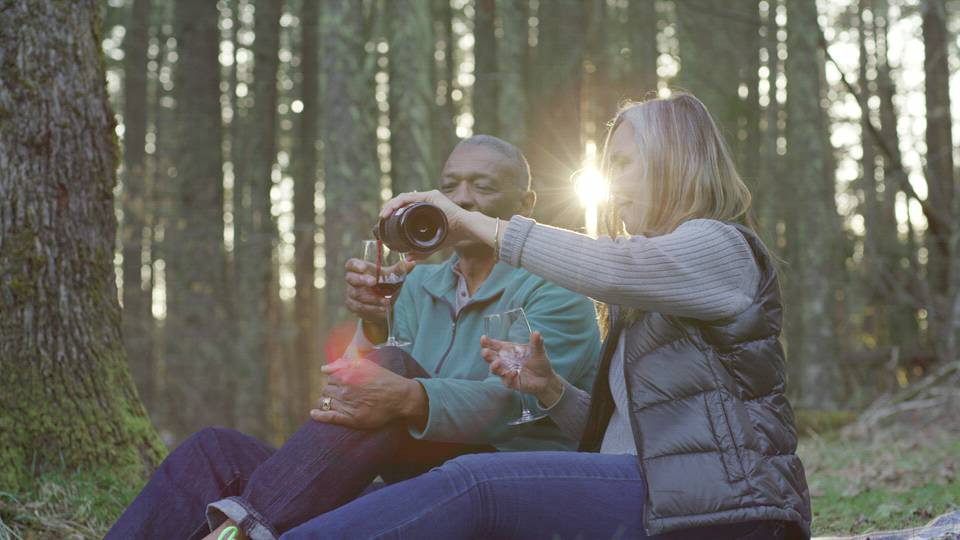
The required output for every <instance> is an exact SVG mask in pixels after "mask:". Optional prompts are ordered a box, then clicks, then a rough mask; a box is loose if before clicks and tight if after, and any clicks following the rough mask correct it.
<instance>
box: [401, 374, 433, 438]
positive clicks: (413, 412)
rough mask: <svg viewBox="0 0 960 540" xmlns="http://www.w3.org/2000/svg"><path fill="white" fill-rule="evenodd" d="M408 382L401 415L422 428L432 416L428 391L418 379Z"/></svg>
mask: <svg viewBox="0 0 960 540" xmlns="http://www.w3.org/2000/svg"><path fill="white" fill-rule="evenodd" d="M406 381H407V384H406V392H404V399H403V404H402V405H401V414H402V415H403V417H404V418H406V420H407V422H409V423H411V424H413V425H415V426H418V427H421V428H422V427H423V425H424V424H426V422H427V416H429V414H430V401H429V399H427V391H426V390H424V389H423V385H422V384H420V383H419V382H417V380H416V379H406Z"/></svg>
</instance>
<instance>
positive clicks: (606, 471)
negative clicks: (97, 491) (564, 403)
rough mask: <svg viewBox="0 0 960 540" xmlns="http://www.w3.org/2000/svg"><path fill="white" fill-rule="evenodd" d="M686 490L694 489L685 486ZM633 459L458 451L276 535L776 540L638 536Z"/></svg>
mask: <svg viewBox="0 0 960 540" xmlns="http://www.w3.org/2000/svg"><path fill="white" fill-rule="evenodd" d="M688 487H689V488H690V489H696V486H688ZM643 500H644V485H643V478H642V477H641V475H640V467H639V465H638V463H637V457H636V456H630V455H609V454H588V453H575V452H505V453H499V454H478V455H469V456H462V457H458V458H456V459H453V460H451V461H448V462H447V463H446V464H444V465H443V466H441V467H439V468H436V469H433V470H432V471H430V472H428V473H425V474H423V475H421V476H418V477H416V478H413V479H411V480H407V481H405V482H400V483H398V484H393V485H391V486H387V487H385V488H383V489H380V490H377V491H375V492H372V493H370V494H367V495H364V496H363V497H361V498H359V499H357V500H355V501H353V502H352V503H350V504H347V505H345V506H342V507H340V508H338V509H337V510H334V511H332V512H328V513H326V514H324V515H322V516H319V517H317V518H314V519H312V520H310V521H308V522H307V523H305V524H303V525H300V526H299V527H297V528H295V529H293V530H291V531H289V532H287V533H286V534H284V535H283V536H282V537H281V540H301V539H307V538H412V539H419V538H444V539H459V538H463V539H467V538H504V539H506V538H517V539H528V538H530V539H534V538H549V539H573V538H622V539H626V538H657V539H670V540H680V539H684V540H686V539H703V538H710V539H717V540H722V539H733V538H738V539H751V540H761V539H762V540H773V539H778V538H783V534H784V533H783V524H782V523H780V522H769V521H768V522H756V521H755V522H747V523H736V524H729V525H717V526H711V527H701V528H697V529H687V530H683V531H676V532H673V533H668V534H663V535H658V536H647V535H646V533H645V532H644V530H643V519H642V515H643Z"/></svg>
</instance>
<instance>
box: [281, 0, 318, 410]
mask: <svg viewBox="0 0 960 540" xmlns="http://www.w3.org/2000/svg"><path fill="white" fill-rule="evenodd" d="M300 9H301V12H300V19H301V26H300V28H301V32H302V34H301V36H302V37H301V43H300V50H301V51H302V52H301V56H300V70H301V71H300V72H301V75H302V77H303V82H302V86H301V96H302V97H301V100H302V101H303V111H301V113H300V115H299V118H300V126H299V127H300V129H299V135H298V142H297V145H298V146H297V148H298V149H299V152H298V153H297V155H296V156H295V157H296V161H295V163H296V165H297V167H296V170H295V173H294V174H295V177H294V181H295V184H294V190H293V214H294V223H295V226H294V242H295V246H294V247H295V254H296V262H295V276H296V281H297V289H296V297H295V299H294V308H293V309H294V317H293V318H294V321H295V322H294V324H295V328H296V339H295V344H294V354H293V356H292V360H293V361H292V372H291V373H290V374H288V377H287V379H288V380H290V381H293V383H294V387H293V393H292V395H290V396H286V400H287V401H288V402H289V403H290V408H289V409H288V411H287V413H288V414H287V416H288V418H291V419H292V418H294V416H295V415H297V416H298V417H302V416H303V411H304V410H307V409H309V406H310V403H311V399H310V398H311V393H312V392H313V391H314V388H315V387H316V377H315V370H316V369H317V367H316V366H317V359H318V358H319V350H318V349H317V345H318V342H317V339H316V335H317V331H318V330H319V329H320V320H319V318H318V317H317V306H318V304H317V295H316V289H315V288H314V279H315V273H316V269H315V266H314V257H315V256H316V253H315V248H316V246H315V244H314V235H315V234H316V225H315V223H316V211H315V209H314V197H315V196H316V184H317V143H318V142H319V133H318V129H319V126H318V120H319V115H320V109H319V99H320V95H319V91H318V89H317V85H318V83H319V79H318V75H319V61H320V50H319V43H318V41H317V38H318V36H317V26H318V25H319V24H320V9H319V3H318V2H304V3H303V5H302V7H301V8H300Z"/></svg>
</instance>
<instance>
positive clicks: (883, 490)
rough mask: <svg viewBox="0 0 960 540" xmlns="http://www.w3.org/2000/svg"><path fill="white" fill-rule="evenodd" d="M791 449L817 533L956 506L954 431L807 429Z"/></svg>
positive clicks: (867, 528) (896, 521)
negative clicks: (799, 463) (846, 433)
mask: <svg viewBox="0 0 960 540" xmlns="http://www.w3.org/2000/svg"><path fill="white" fill-rule="evenodd" d="M797 453H798V454H799V455H800V457H801V459H802V460H803V463H804V466H805V468H806V471H807V482H808V484H809V486H810V494H811V497H812V505H813V516H814V517H813V531H814V534H815V535H842V534H864V533H868V532H872V531H879V530H888V529H903V528H907V527H916V526H920V525H924V524H925V523H927V522H929V521H930V520H931V519H932V518H933V517H935V516H937V515H939V514H942V513H944V512H947V511H951V510H955V509H957V508H960V479H958V477H957V470H958V468H960V436H958V435H956V434H952V433H949V432H946V431H935V430H923V431H920V430H913V431H910V430H906V429H905V428H900V427H898V428H892V429H891V430H889V431H885V432H883V433H882V434H879V435H876V436H874V437H872V438H871V439H859V440H858V439H845V438H843V437H841V436H840V435H838V434H831V435H829V436H827V437H812V438H808V439H804V440H802V441H801V443H800V448H799V449H798V451H797Z"/></svg>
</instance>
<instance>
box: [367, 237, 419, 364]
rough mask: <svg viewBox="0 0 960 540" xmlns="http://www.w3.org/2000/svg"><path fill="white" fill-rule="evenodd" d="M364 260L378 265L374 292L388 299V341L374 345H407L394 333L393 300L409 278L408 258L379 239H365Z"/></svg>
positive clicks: (379, 346) (407, 343)
mask: <svg viewBox="0 0 960 540" xmlns="http://www.w3.org/2000/svg"><path fill="white" fill-rule="evenodd" d="M363 260H364V261H366V262H368V263H370V264H373V265H375V266H376V268H377V270H376V273H375V277H376V280H377V283H376V285H374V286H373V287H372V289H373V292H374V293H376V294H377V295H378V296H380V297H381V298H383V299H385V300H386V301H387V309H386V315H387V341H385V342H384V343H382V344H380V345H375V346H374V347H375V348H377V349H380V348H382V347H406V346H408V345H410V343H409V342H407V341H400V340H398V339H397V338H396V336H395V335H394V324H393V302H394V299H395V298H396V297H397V295H399V294H400V288H401V287H403V282H404V280H406V278H407V260H406V257H405V256H404V254H403V253H401V252H399V251H394V250H392V249H390V248H388V247H387V246H385V245H383V243H381V242H380V241H378V240H364V241H363Z"/></svg>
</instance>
